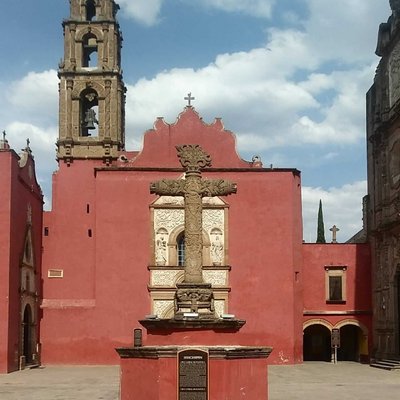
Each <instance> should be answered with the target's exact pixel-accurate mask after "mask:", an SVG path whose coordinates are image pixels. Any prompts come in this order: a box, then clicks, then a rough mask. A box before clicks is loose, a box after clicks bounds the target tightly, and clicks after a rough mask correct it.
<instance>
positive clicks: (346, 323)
mask: <svg viewBox="0 0 400 400" xmlns="http://www.w3.org/2000/svg"><path fill="white" fill-rule="evenodd" d="M335 328H337V329H339V331H340V348H339V349H338V360H339V361H356V362H359V361H360V362H367V361H368V359H369V348H368V347H369V346H368V328H367V327H366V326H365V325H364V324H363V323H361V322H360V321H357V320H356V319H345V320H342V321H339V322H338V323H337V324H336V325H335Z"/></svg>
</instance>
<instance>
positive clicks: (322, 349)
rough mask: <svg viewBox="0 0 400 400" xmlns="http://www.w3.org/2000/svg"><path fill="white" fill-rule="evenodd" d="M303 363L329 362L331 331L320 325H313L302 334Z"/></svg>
mask: <svg viewBox="0 0 400 400" xmlns="http://www.w3.org/2000/svg"><path fill="white" fill-rule="evenodd" d="M303 359H304V361H327V362H330V361H331V331H330V330H329V329H328V328H327V327H326V326H324V325H322V324H313V325H310V326H308V327H306V328H305V329H304V333H303Z"/></svg>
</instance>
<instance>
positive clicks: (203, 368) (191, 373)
mask: <svg viewBox="0 0 400 400" xmlns="http://www.w3.org/2000/svg"><path fill="white" fill-rule="evenodd" d="M178 400H208V353H207V352H206V351H203V350H196V349H190V350H182V351H180V352H179V353H178Z"/></svg>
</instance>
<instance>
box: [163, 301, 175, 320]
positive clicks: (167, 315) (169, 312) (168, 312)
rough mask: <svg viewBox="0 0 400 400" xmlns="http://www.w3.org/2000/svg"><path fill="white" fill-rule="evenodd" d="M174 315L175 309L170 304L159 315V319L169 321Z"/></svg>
mask: <svg viewBox="0 0 400 400" xmlns="http://www.w3.org/2000/svg"><path fill="white" fill-rule="evenodd" d="M174 315H175V307H174V304H171V305H170V306H168V307H167V308H166V309H165V311H164V312H163V314H162V315H161V318H165V319H170V318H173V317H174Z"/></svg>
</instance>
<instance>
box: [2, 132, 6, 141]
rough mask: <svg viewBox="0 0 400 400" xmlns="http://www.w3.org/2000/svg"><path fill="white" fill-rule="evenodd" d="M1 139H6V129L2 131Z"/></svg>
mask: <svg viewBox="0 0 400 400" xmlns="http://www.w3.org/2000/svg"><path fill="white" fill-rule="evenodd" d="M3 141H6V131H3Z"/></svg>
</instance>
